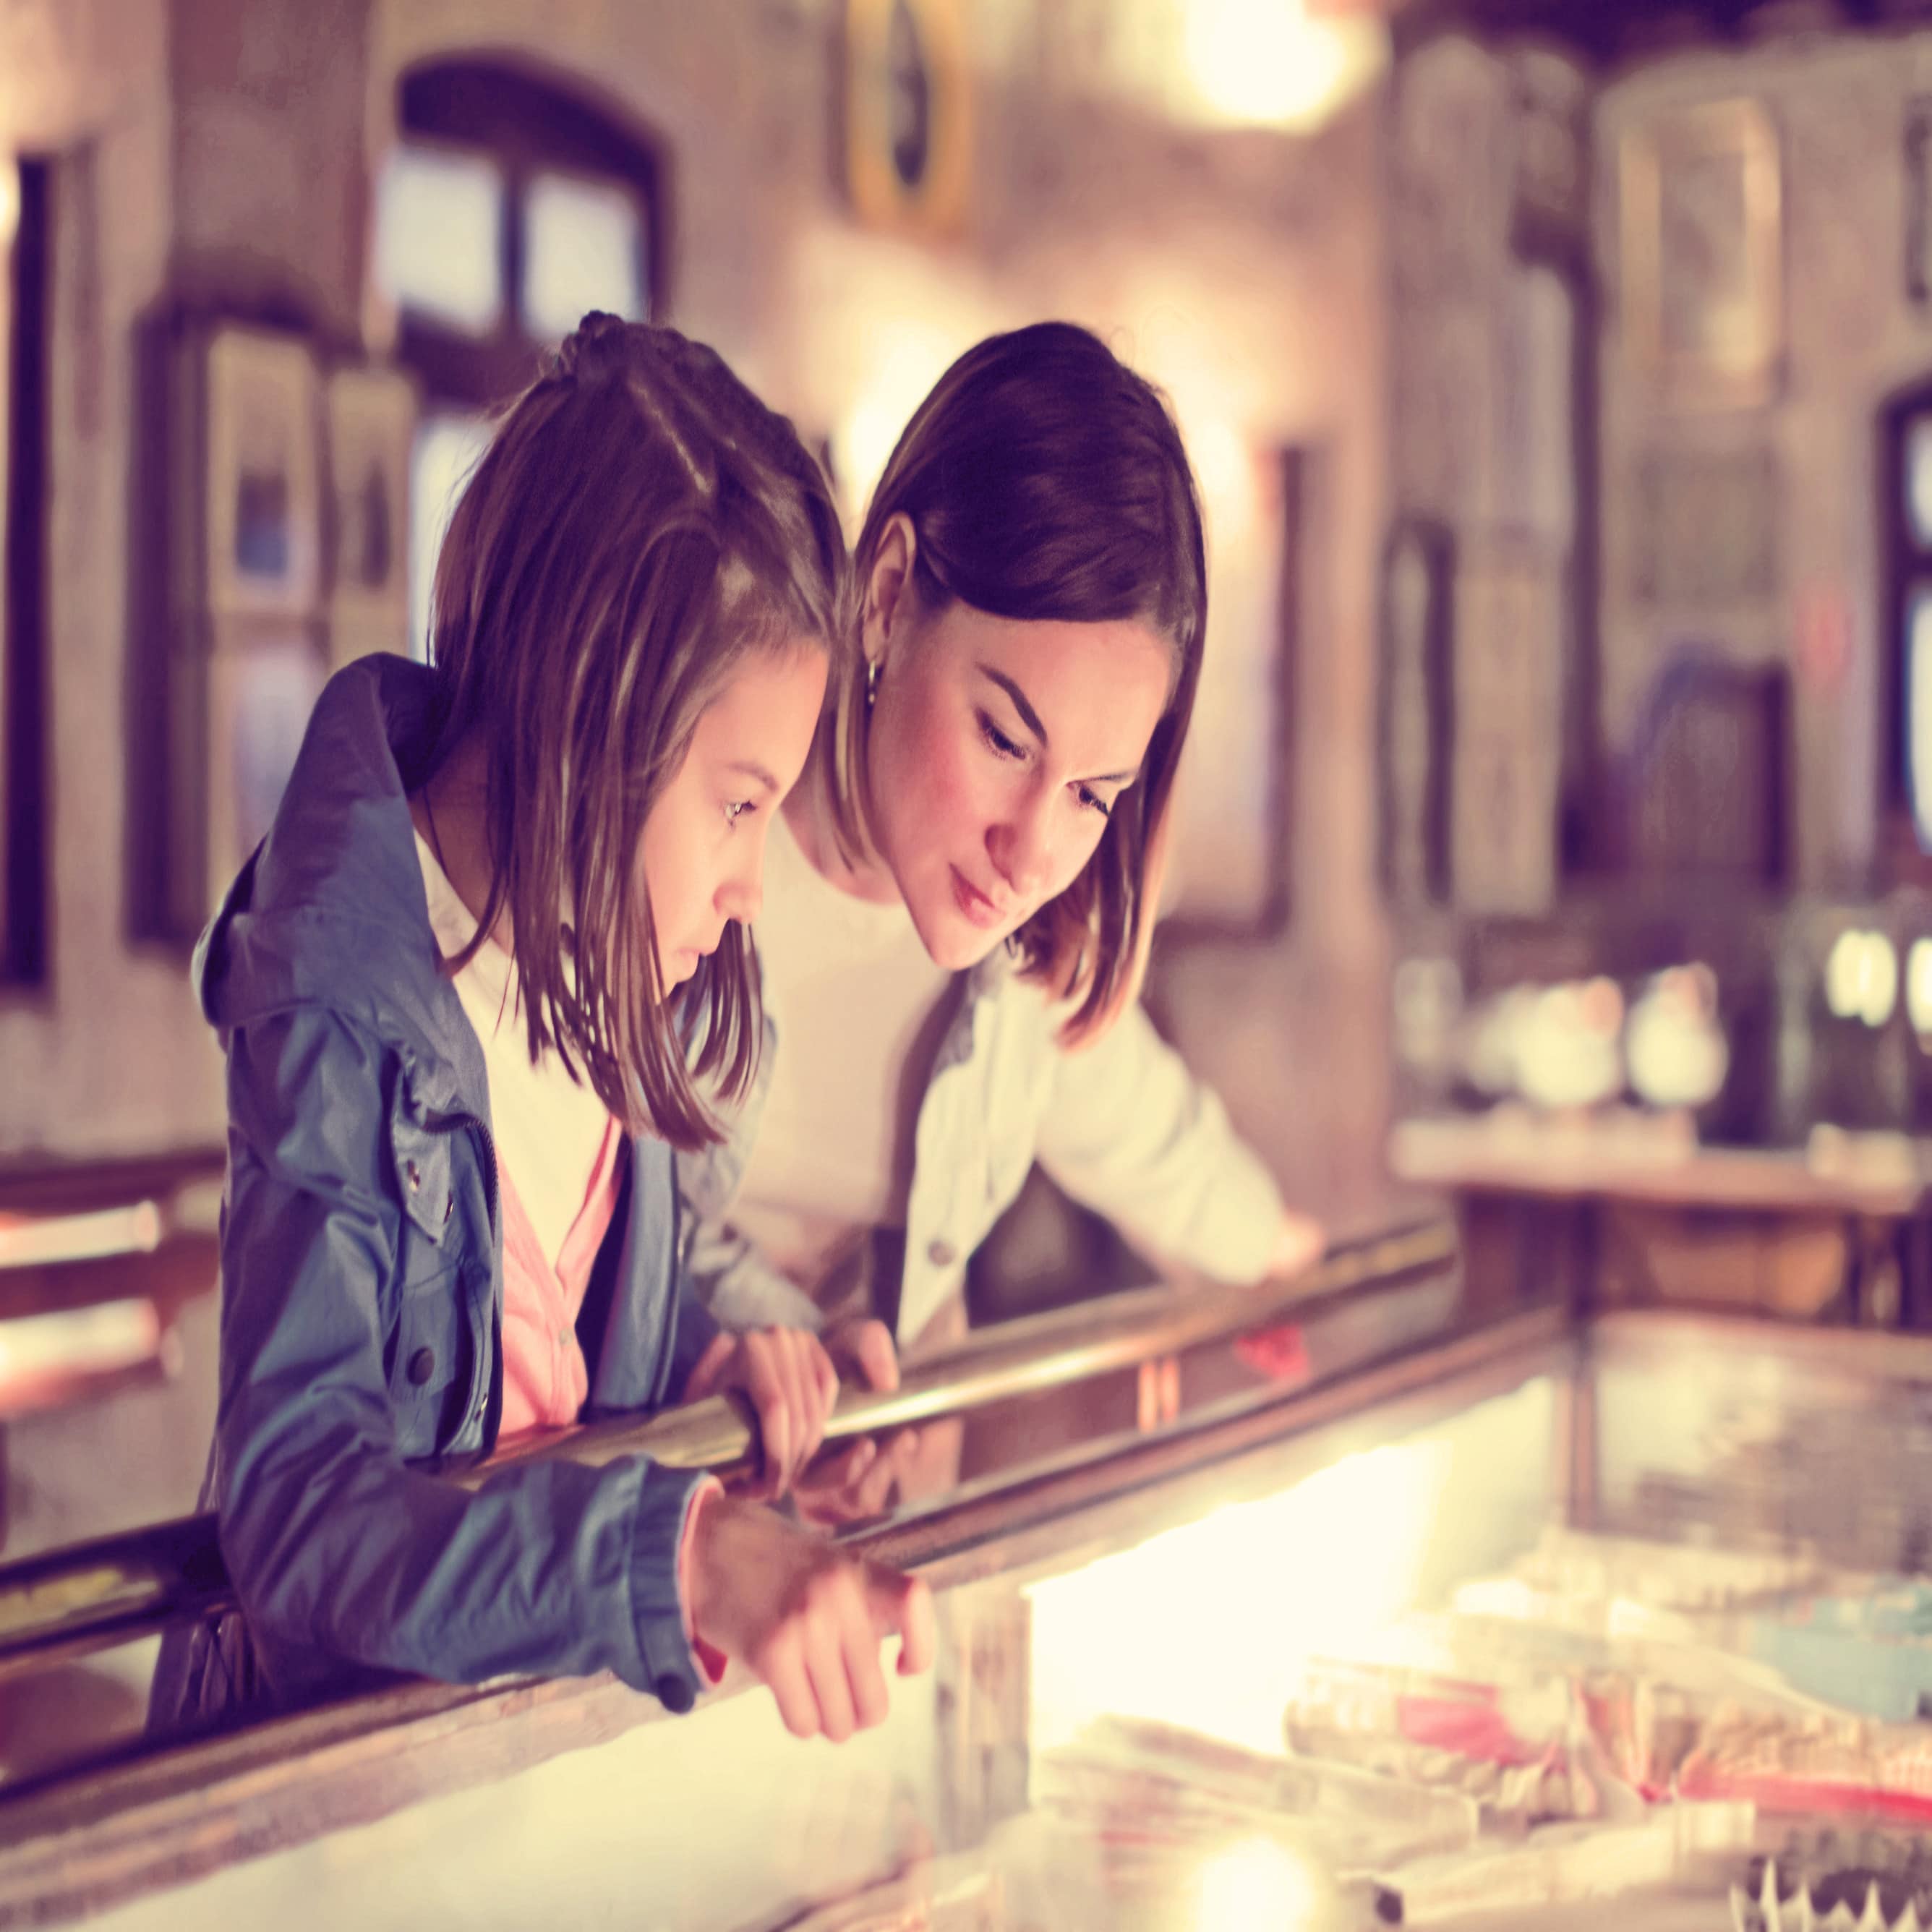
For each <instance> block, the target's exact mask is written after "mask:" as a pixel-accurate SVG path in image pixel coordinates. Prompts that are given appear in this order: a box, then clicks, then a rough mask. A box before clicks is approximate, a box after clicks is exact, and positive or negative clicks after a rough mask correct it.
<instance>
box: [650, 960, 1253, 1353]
mask: <svg viewBox="0 0 1932 1932" xmlns="http://www.w3.org/2000/svg"><path fill="white" fill-rule="evenodd" d="M957 990H958V995H959V1006H958V1008H957V1010H956V1012H955V1013H954V1014H953V1018H952V1020H951V1022H950V1024H949V1025H948V1026H947V1029H946V1032H945V1034H944V1037H943V1038H942V1040H941V1043H940V1046H939V1051H938V1054H937V1055H935V1059H934V1062H933V1070H932V1075H931V1077H930V1078H929V1080H928V1082H927V1085H926V1093H925V1095H924V1097H922V1100H921V1101H920V1103H919V1115H918V1120H917V1124H916V1127H915V1128H914V1147H913V1181H912V1191H911V1194H910V1199H909V1200H908V1202H907V1210H906V1229H905V1262H904V1276H903V1277H902V1279H901V1283H900V1285H899V1295H898V1323H897V1330H898V1341H899V1343H900V1344H901V1346H904V1345H906V1344H907V1343H910V1342H912V1341H913V1340H916V1338H917V1337H918V1336H919V1332H920V1331H921V1330H922V1328H924V1327H925V1326H926V1323H927V1322H929V1320H930V1319H932V1316H933V1315H934V1314H935V1313H936V1312H937V1311H938V1309H939V1308H940V1307H941V1305H942V1304H944V1302H945V1301H946V1300H947V1298H948V1297H949V1296H950V1295H952V1294H953V1293H954V1292H956V1290H957V1289H958V1288H959V1285H960V1283H961V1281H962V1278H963V1276H964V1272H965V1265H966V1262H967V1260H968V1257H969V1256H971V1254H972V1253H973V1251H974V1249H975V1248H977V1247H978V1246H979V1245H980V1242H981V1241H983V1240H984V1239H985V1238H986V1235H987V1234H988V1233H989V1232H990V1230H991V1229H992V1226H993V1223H995V1221H996V1220H998V1219H999V1217H1000V1216H1001V1214H1004V1212H1005V1211H1006V1210H1007V1208H1008V1207H1009V1206H1010V1205H1011V1203H1012V1202H1013V1198H1014V1196H1016V1195H1017V1194H1018V1193H1019V1191H1020V1188H1021V1186H1022V1184H1023V1183H1024V1182H1025V1179H1026V1178H1027V1174H1028V1170H1029V1169H1031V1166H1033V1163H1034V1160H1036V1159H1037V1160H1038V1161H1039V1162H1040V1165H1041V1166H1043V1167H1044V1168H1045V1169H1046V1171H1047V1172H1048V1173H1049V1175H1052V1178H1054V1180H1055V1181H1056V1182H1058V1184H1059V1185H1060V1186H1061V1187H1063V1188H1064V1189H1065V1190H1067V1193H1069V1194H1070V1195H1072V1196H1073V1197H1074V1199H1076V1200H1079V1201H1081V1202H1085V1204H1086V1205H1088V1207H1090V1208H1094V1209H1095V1210H1097V1211H1098V1212H1099V1213H1100V1214H1104V1215H1105V1216H1106V1217H1107V1218H1108V1219H1109V1220H1111V1221H1112V1222H1113V1223H1115V1225H1116V1226H1118V1227H1119V1228H1120V1229H1121V1232H1123V1233H1124V1234H1125V1235H1127V1237H1128V1238H1129V1239H1130V1240H1131V1241H1133V1242H1134V1243H1135V1244H1136V1245H1137V1246H1139V1247H1141V1248H1142V1249H1143V1250H1145V1252H1147V1253H1149V1254H1151V1255H1153V1256H1157V1257H1159V1258H1160V1259H1163V1260H1166V1261H1169V1262H1178V1263H1181V1264H1182V1265H1186V1266H1187V1267H1190V1268H1198V1269H1199V1270H1200V1271H1201V1272H1202V1273H1203V1274H1206V1275H1208V1276H1210V1277H1213V1278H1214V1279H1215V1280H1220V1281H1226V1282H1230V1283H1235V1282H1249V1281H1253V1280H1258V1279H1259V1277H1261V1276H1262V1274H1263V1273H1264V1272H1265V1271H1266V1268H1267V1265H1268V1255H1269V1251H1270V1250H1271V1247H1273V1245H1274V1241H1275V1238H1276V1236H1277V1232H1278V1231H1279V1229H1280V1223H1281V1217H1282V1214H1283V1205H1282V1200H1281V1196H1280V1193H1279V1192H1278V1191H1277V1189H1276V1187H1275V1184H1274V1181H1273V1179H1272V1178H1271V1177H1270V1175H1269V1174H1268V1170H1267V1169H1265V1167H1263V1166H1262V1163H1261V1161H1260V1160H1259V1158H1258V1157H1256V1154H1254V1152H1253V1150H1252V1149H1250V1148H1249V1147H1248V1146H1247V1145H1246V1143H1245V1142H1243V1141H1242V1140H1241V1138H1240V1137H1239V1136H1238V1135H1237V1134H1236V1133H1235V1131H1234V1130H1233V1128H1232V1127H1231V1126H1230V1125H1229V1121H1228V1117H1227V1114H1226V1111H1225V1110H1224V1109H1223V1106H1222V1105H1221V1103H1220V1100H1219V1099H1218V1098H1217V1096H1216V1095H1215V1094H1214V1093H1213V1092H1212V1091H1210V1090H1209V1089H1208V1088H1205V1087H1203V1086H1202V1085H1201V1084H1200V1083H1199V1082H1198V1081H1196V1079H1194V1078H1193V1076H1192V1075H1191V1074H1190V1073H1189V1072H1188V1071H1187V1067H1186V1066H1185V1065H1184V1064H1183V1063H1182V1061H1181V1058H1180V1056H1179V1055H1178V1054H1176V1053H1175V1051H1174V1049H1172V1047H1170V1046H1168V1045H1167V1043H1166V1042H1165V1041H1164V1040H1162V1039H1161V1037H1160V1035H1159V1034H1157V1033H1156V1032H1155V1031H1154V1025H1153V1022H1151V1020H1149V1019H1148V1016H1147V1014H1146V1013H1145V1010H1143V1009H1142V1007H1140V1006H1139V1005H1138V1004H1136V1005H1135V1006H1133V1007H1130V1008H1129V1009H1128V1010H1127V1012H1125V1013H1124V1014H1122V1016H1121V1018H1120V1019H1118V1021H1117V1022H1115V1024H1114V1025H1113V1026H1112V1027H1111V1028H1109V1030H1108V1031H1106V1033H1105V1034H1103V1035H1102V1036H1101V1037H1100V1039H1099V1040H1097V1041H1095V1042H1094V1043H1093V1044H1091V1046H1085V1047H1080V1048H1076V1049H1073V1050H1071V1051H1069V1050H1067V1049H1064V1048H1062V1047H1061V1046H1060V1045H1059V1043H1058V1039H1057V1037H1056V1036H1057V1033H1058V1027H1059V1024H1060V1022H1061V1019H1062V1018H1063V1017H1064V1012H1063V1010H1061V1009H1059V1008H1058V1007H1055V1005H1054V1004H1052V1002H1050V1001H1049V999H1048V998H1046V995H1045V994H1044V993H1043V991H1042V989H1040V987H1039V986H1037V985H1036V984H1034V983H1031V982H1030V981H1027V980H1022V979H1021V978H1020V977H1019V974H1018V971H1017V970H1016V965H1015V962H1014V961H1013V959H1012V958H1011V957H1010V956H1009V955H1008V954H1007V952H1006V951H1005V950H1004V949H1001V950H998V951H996V952H995V953H993V954H992V956H990V957H989V958H988V959H984V960H983V961H982V962H980V965H977V966H976V967H974V968H972V969H971V971H969V972H967V973H964V974H961V975H960V976H959V985H958V989H957ZM781 1045H782V1043H781V1041H780V1040H779V1038H778V1028H777V1025H776V1024H775V1022H774V1021H773V1020H772V1019H771V1017H770V1016H769V1015H767V1016H766V1021H765V1043H764V1052H763V1055H762V1057H761V1059H760V1076H759V1079H758V1082H757V1084H756V1085H755V1086H754V1090H753V1092H752V1094H751V1099H750V1100H749V1101H748V1103H746V1104H745V1106H744V1107H743V1109H742V1111H741V1112H739V1114H738V1115H737V1116H736V1118H735V1120H734V1121H733V1131H732V1134H731V1138H730V1141H729V1142H728V1143H727V1145H724V1146H722V1147H718V1148H711V1149H708V1150H706V1151H703V1152H702V1153H700V1154H690V1155H687V1154H680V1155H679V1157H677V1169H678V1185H679V1189H680V1190H681V1192H682V1195H683V1197H684V1201H685V1208H686V1211H687V1213H688V1214H689V1216H690V1217H691V1223H692V1234H691V1248H690V1253H689V1257H688V1260H689V1265H690V1269H691V1274H692V1276H693V1277H694V1279H695V1280H696V1281H697V1284H698V1286H699V1288H700V1291H701V1292H703V1295H704V1296H705V1298H706V1301H708V1302H709V1304H710V1307H711V1311H712V1314H713V1315H715V1316H716V1317H717V1318H718V1320H719V1321H721V1322H723V1323H724V1325H725V1326H726V1327H727V1328H751V1327H755V1326H757V1325H760V1324H762V1323H766V1322H782V1323H786V1324H789V1325H793V1326H811V1325H816V1324H817V1322H818V1320H819V1319H820V1317H819V1313H818V1311H817V1309H816V1307H814V1304H812V1303H811V1301H809V1300H808V1298H806V1297H805V1295H802V1294H801V1293H800V1292H799V1290H798V1289H796V1288H795V1287H794V1286H793V1285H792V1284H791V1283H790V1282H789V1281H787V1280H785V1278H784V1277H783V1276H781V1275H780V1274H778V1272H777V1271H776V1270H775V1269H774V1268H772V1266H771V1265H769V1263H768V1262H766V1261H765V1260H764V1259H763V1256H761V1255H760V1253H758V1251H757V1249H756V1248H755V1247H754V1246H753V1245H752V1244H751V1242H750V1241H748V1240H747V1239H746V1238H744V1237H743V1236H742V1235H739V1234H738V1233H737V1232H736V1230H735V1229H733V1227H732V1226H731V1222H730V1207H731V1202H732V1201H733V1199H734V1198H735V1197H736V1194H737V1192H738V1187H739V1181H740V1179H741V1178H742V1175H743V1172H744V1168H745V1160H746V1157H748V1154H749V1152H750V1150H751V1142H752V1140H753V1138H754V1136H755V1134H756V1133H757V1115H758V1111H759V1108H760V1105H761V1104H762V1102H763V1094H764V1092H765V1088H766V1083H767V1082H769V1077H770V1069H771V1067H772V1062H773V1061H774V1060H775V1058H776V1055H777V1054H778V1052H779V1051H780V1050H781Z"/></svg>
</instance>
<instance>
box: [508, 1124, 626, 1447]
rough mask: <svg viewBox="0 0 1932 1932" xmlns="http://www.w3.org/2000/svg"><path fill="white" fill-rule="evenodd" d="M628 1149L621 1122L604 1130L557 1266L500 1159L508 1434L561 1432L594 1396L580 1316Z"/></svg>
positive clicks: (614, 1211)
mask: <svg viewBox="0 0 1932 1932" xmlns="http://www.w3.org/2000/svg"><path fill="white" fill-rule="evenodd" d="M623 1144H624V1139H623V1136H622V1134H621V1133H619V1132H618V1130H617V1124H616V1121H610V1122H608V1123H607V1125H606V1126H605V1128H604V1142H603V1145H602V1146H601V1147H600V1148H598V1151H597V1160H596V1163H595V1166H593V1167H592V1169H591V1170H590V1180H589V1184H588V1186H587V1187H586V1188H585V1190H584V1195H583V1205H582V1206H580V1208H578V1209H577V1218H576V1220H574V1221H573V1222H572V1223H571V1225H570V1231H569V1232H568V1234H566V1235H565V1236H564V1238H563V1247H562V1250H560V1251H559V1253H558V1256H557V1258H556V1265H554V1266H553V1265H551V1264H550V1262H549V1261H548V1259H546V1257H545V1256H544V1251H543V1244H542V1243H541V1241H538V1239H537V1236H536V1232H535V1229H533V1228H532V1226H530V1221H529V1216H528V1215H526V1214H525V1213H524V1212H523V1203H522V1202H521V1201H520V1200H519V1199H517V1189H516V1184H515V1183H514V1181H511V1178H510V1172H509V1169H508V1168H506V1167H505V1166H504V1165H503V1159H502V1155H501V1154H498V1156H497V1157H496V1190H497V1196H498V1199H499V1201H500V1202H501V1203H502V1211H503V1427H502V1433H503V1434H504V1435H505V1436H519V1435H521V1434H522V1433H523V1431H524V1430H526V1429H559V1428H562V1427H565V1426H566V1425H567V1424H570V1423H573V1422H574V1421H576V1420H577V1416H578V1414H579V1413H580V1412H581V1410H582V1409H583V1403H584V1399H585V1397H587V1396H588V1395H589V1393H590V1379H589V1372H588V1371H587V1370H586V1368H585V1366H584V1361H583V1345H582V1344H581V1343H580V1342H579V1341H578V1340H577V1312H578V1310H580V1309H581V1308H582V1307H583V1295H584V1291H585V1290H586V1289H587V1288H588V1287H589V1286H590V1270H591V1267H592V1264H593V1263H594V1262H595V1260H596V1259H597V1250H598V1249H599V1248H600V1247H602V1245H603V1243H604V1235H605V1234H606V1233H607V1232H608V1231H609V1229H610V1217H611V1216H612V1215H613V1214H615V1213H616V1208H617V1155H618V1152H619V1150H620V1149H621V1148H622V1146H623Z"/></svg>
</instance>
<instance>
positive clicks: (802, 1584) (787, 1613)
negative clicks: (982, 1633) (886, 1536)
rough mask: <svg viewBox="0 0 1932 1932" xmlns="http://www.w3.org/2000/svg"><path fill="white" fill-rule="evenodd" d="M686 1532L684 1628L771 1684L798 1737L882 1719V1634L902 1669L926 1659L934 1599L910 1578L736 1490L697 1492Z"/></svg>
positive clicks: (834, 1734) (839, 1737) (845, 1733)
mask: <svg viewBox="0 0 1932 1932" xmlns="http://www.w3.org/2000/svg"><path fill="white" fill-rule="evenodd" d="M688 1592H689V1599H690V1600H689V1601H688V1604H687V1605H686V1608H687V1609H688V1610H689V1612H690V1613H691V1627H692V1628H693V1629H694V1631H696V1633H697V1635H698V1636H699V1637H700V1638H702V1639H703V1641H704V1642H705V1643H708V1644H710V1645H712V1646H715V1648H716V1649H719V1650H721V1651H722V1652H724V1654H725V1655H727V1657H735V1658H738V1659H739V1660H740V1661H742V1663H744V1664H746V1665H748V1667H750V1668H751V1670H753V1671H754V1673H756V1674H757V1676H758V1677H759V1679H760V1680H761V1681H762V1682H764V1683H765V1684H766V1685H768V1686H769V1688H770V1690H771V1693H772V1696H773V1697H775V1698H776V1699H777V1700H778V1713H779V1715H780V1716H781V1717H782V1718H784V1723H785V1728H786V1730H788V1731H790V1733H791V1734H792V1736H793V1737H797V1738H811V1737H817V1736H820V1735H823V1736H826V1737H828V1738H829V1739H832V1742H834V1743H835V1744H836V1743H841V1742H843V1741H844V1739H847V1738H849V1737H850V1736H851V1735H852V1733H853V1732H854V1731H855V1730H869V1729H870V1728H871V1727H872V1726H873V1725H874V1724H879V1723H881V1722H883V1720H884V1718H885V1715H886V1709H887V1706H888V1702H889V1700H888V1699H887V1697H886V1680H885V1673H884V1672H883V1670H881V1669H880V1663H879V1647H880V1644H881V1643H883V1640H885V1639H886V1638H887V1637H898V1640H899V1656H898V1674H899V1675H900V1676H901V1677H910V1676H913V1674H914V1673H916V1672H919V1671H922V1670H926V1669H927V1668H928V1667H929V1666H930V1665H931V1664H932V1657H933V1652H934V1649H935V1646H936V1643H937V1637H936V1631H935V1623H934V1619H933V1611H932V1593H931V1592H929V1590H928V1589H926V1586H925V1585H924V1584H923V1583H921V1582H919V1580H918V1579H917V1578H916V1577H907V1576H904V1575H901V1574H900V1572H898V1571H896V1570H888V1569H886V1568H885V1567H884V1566H883V1565H880V1564H877V1563H868V1562H865V1560H864V1559H862V1558H856V1557H852V1556H847V1555H845V1554H844V1553H843V1552H841V1551H840V1550H837V1549H835V1548H834V1547H832V1544H829V1543H826V1542H825V1541H823V1540H822V1539H820V1538H818V1537H816V1536H814V1535H812V1534H811V1532H809V1531H807V1530H802V1529H797V1528H796V1527H795V1526H793V1525H792V1524H790V1523H787V1522H785V1521H784V1520H783V1519H782V1518H781V1517H778V1516H777V1515H775V1514H773V1512H772V1511H770V1510H769V1509H766V1508H765V1507H764V1506H763V1505H762V1504H758V1503H753V1502H743V1501H741V1500H739V1499H738V1498H736V1497H733V1496H718V1495H716V1494H715V1493H714V1494H712V1496H709V1497H708V1498H706V1499H703V1500H701V1501H700V1502H699V1504H698V1505H697V1518H696V1520H695V1521H694V1523H692V1525H691V1567H690V1571H689V1577H688Z"/></svg>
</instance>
